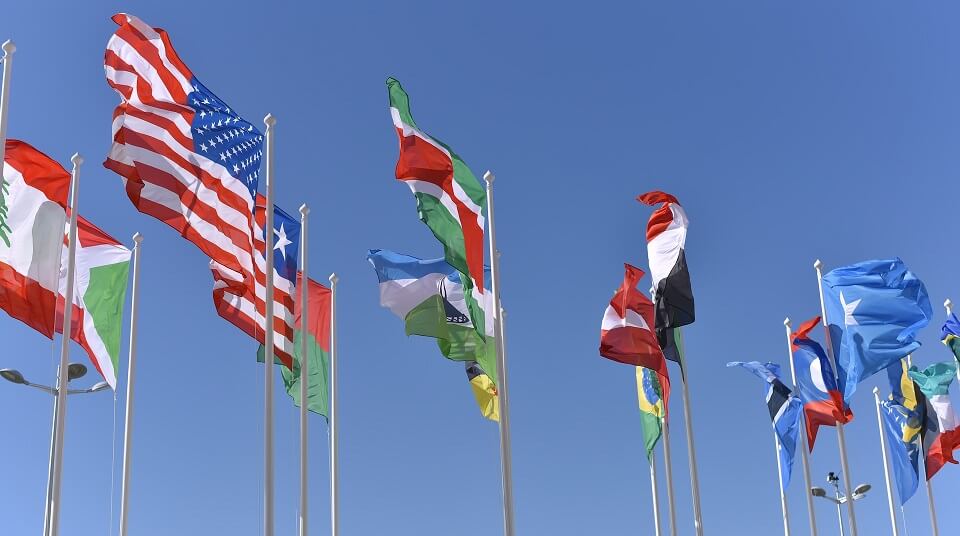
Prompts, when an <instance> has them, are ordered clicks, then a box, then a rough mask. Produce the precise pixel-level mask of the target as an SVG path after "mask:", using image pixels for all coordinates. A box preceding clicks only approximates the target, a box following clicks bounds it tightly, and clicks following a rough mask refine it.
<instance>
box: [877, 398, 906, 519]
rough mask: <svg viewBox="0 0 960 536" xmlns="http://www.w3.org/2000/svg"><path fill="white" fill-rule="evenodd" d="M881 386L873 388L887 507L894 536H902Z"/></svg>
mask: <svg viewBox="0 0 960 536" xmlns="http://www.w3.org/2000/svg"><path fill="white" fill-rule="evenodd" d="M879 393H880V388H879V387H874V388H873V399H874V401H875V402H876V403H877V428H878V429H879V431H880V453H881V455H882V456H883V480H884V482H886V484H887V507H888V508H889V510H890V528H892V529H893V536H900V528H899V527H897V512H896V510H895V509H894V506H893V485H892V484H891V483H890V466H889V465H888V463H887V437H886V434H884V432H883V416H882V415H881V414H880V394H879Z"/></svg>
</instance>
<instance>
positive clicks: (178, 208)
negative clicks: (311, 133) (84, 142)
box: [103, 13, 263, 278]
mask: <svg viewBox="0 0 960 536" xmlns="http://www.w3.org/2000/svg"><path fill="white" fill-rule="evenodd" d="M113 21H114V22H115V23H116V24H117V25H118V26H119V28H117V30H116V32H114V34H113V35H112V36H111V37H110V40H109V41H108V43H107V50H106V52H105V54H104V62H103V65H104V71H105V74H106V78H107V83H108V84H109V85H110V86H111V87H112V88H113V89H114V90H116V91H117V93H119V94H120V104H119V106H117V108H116V110H115V111H114V114H113V125H112V131H113V146H112V147H111V149H110V154H109V155H108V156H107V159H106V161H105V162H104V164H103V165H104V166H105V167H106V168H108V169H110V170H112V171H114V172H116V173H117V174H119V175H120V176H121V177H122V178H123V181H124V185H125V188H126V192H127V196H128V197H129V198H130V201H131V202H133V204H134V206H136V207H137V210H139V211H140V212H143V213H144V214H148V215H150V216H153V217H155V218H157V219H158V220H160V221H162V222H164V223H166V224H167V225H169V226H171V227H173V228H174V229H175V230H176V231H177V232H179V233H180V235H181V236H183V237H184V238H186V239H187V240H189V241H191V242H193V243H194V244H195V245H196V246H197V247H199V248H200V250H201V251H203V252H204V253H205V254H206V255H207V256H208V257H210V258H211V259H212V260H213V261H215V262H217V263H219V264H221V265H223V266H225V267H227V268H228V269H230V270H233V271H234V272H237V273H240V274H244V276H245V277H251V278H252V277H253V275H252V274H253V271H254V269H253V240H252V237H253V232H252V231H253V212H254V194H255V193H256V191H257V182H258V177H259V169H260V158H261V155H262V154H263V151H262V144H263V136H262V135H261V134H260V131H259V130H257V129H256V128H255V127H254V126H253V125H252V124H250V123H248V122H247V121H245V120H244V119H243V118H241V117H240V116H239V115H238V114H237V113H236V112H235V111H234V110H233V109H232V108H230V106H228V105H227V104H226V103H225V102H223V101H222V100H220V99H219V98H217V96H216V95H214V94H213V92H211V91H210V90H209V89H207V88H206V87H205V86H204V85H203V84H201V83H200V81H199V80H198V79H197V77H196V76H194V75H193V73H192V72H191V71H190V69H189V68H188V67H187V66H186V64H184V63H183V61H181V60H180V57H179V56H178V55H177V53H176V51H175V50H174V49H173V45H172V44H171V43H170V38H169V36H168V35H167V33H166V32H165V31H163V30H161V29H158V28H151V27H150V26H148V25H147V24H146V23H144V22H143V21H142V20H140V19H138V18H137V17H134V16H132V15H127V14H125V13H119V14H117V15H114V16H113Z"/></svg>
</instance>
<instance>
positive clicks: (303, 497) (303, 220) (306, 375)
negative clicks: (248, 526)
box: [300, 203, 310, 536]
mask: <svg viewBox="0 0 960 536" xmlns="http://www.w3.org/2000/svg"><path fill="white" fill-rule="evenodd" d="M308 214H310V208H309V207H308V206H307V205H306V203H304V204H303V205H300V274H301V276H300V536H307V506H308V502H309V501H308V500H307V480H308V478H307V452H308V451H307V446H308V443H309V438H308V437H307V412H308V411H309V408H308V406H309V405H310V404H309V400H310V396H309V392H308V390H307V384H308V383H310V355H309V354H310V353H309V350H308V348H307V326H308V325H309V324H307V311H309V310H310V307H309V297H308V296H309V292H307V287H308V286H309V285H308V283H307V281H308V279H307V245H308V241H307V215H308Z"/></svg>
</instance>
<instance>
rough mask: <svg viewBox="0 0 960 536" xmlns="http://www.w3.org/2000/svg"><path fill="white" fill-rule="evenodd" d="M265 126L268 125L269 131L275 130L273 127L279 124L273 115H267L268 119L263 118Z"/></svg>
mask: <svg viewBox="0 0 960 536" xmlns="http://www.w3.org/2000/svg"><path fill="white" fill-rule="evenodd" d="M263 124H264V125H267V128H268V129H269V128H273V125H276V124H277V118H276V117H274V116H273V114H267V115H266V117H264V118H263Z"/></svg>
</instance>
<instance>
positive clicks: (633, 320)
mask: <svg viewBox="0 0 960 536" xmlns="http://www.w3.org/2000/svg"><path fill="white" fill-rule="evenodd" d="M624 268H625V270H626V274H625V275H624V277H623V284H622V285H620V288H619V289H617V292H616V294H614V295H613V299H611V300H610V305H608V306H607V310H606V311H605V312H604V314H603V322H602V324H601V325H600V355H602V356H603V357H606V358H608V359H612V360H614V361H618V362H620V363H626V364H628V365H634V366H637V367H644V368H648V369H650V370H652V371H654V372H655V373H656V374H657V378H658V379H659V380H660V386H661V387H662V389H663V397H662V398H663V407H664V410H666V408H667V405H668V404H667V402H668V401H669V399H670V377H669V376H668V375H667V361H666V359H664V357H663V351H662V350H661V349H660V344H659V343H658V342H657V336H656V334H655V333H654V331H653V302H651V301H650V299H649V298H647V297H646V295H644V294H643V293H642V292H640V291H639V290H637V283H638V282H639V281H640V278H641V277H643V270H641V269H639V268H637V267H635V266H631V265H629V264H624Z"/></svg>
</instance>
